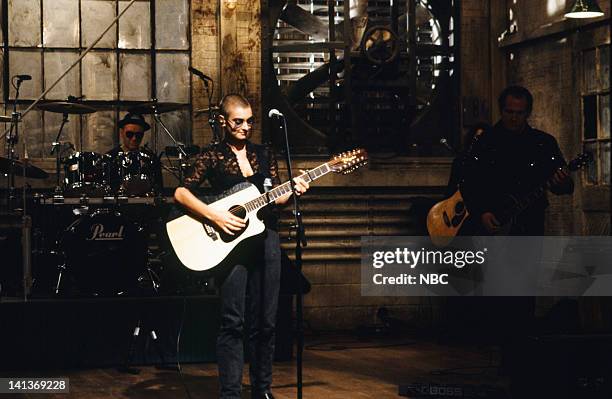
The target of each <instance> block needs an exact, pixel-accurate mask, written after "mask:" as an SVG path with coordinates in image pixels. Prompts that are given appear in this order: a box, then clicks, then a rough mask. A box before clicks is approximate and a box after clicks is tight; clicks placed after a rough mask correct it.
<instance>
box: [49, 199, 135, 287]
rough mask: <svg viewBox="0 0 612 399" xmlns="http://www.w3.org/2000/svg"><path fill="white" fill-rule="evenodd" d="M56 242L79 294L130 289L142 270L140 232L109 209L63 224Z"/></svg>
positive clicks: (124, 218)
mask: <svg viewBox="0 0 612 399" xmlns="http://www.w3.org/2000/svg"><path fill="white" fill-rule="evenodd" d="M60 245H61V249H62V251H63V252H64V254H65V258H66V269H67V272H68V273H69V274H70V275H71V276H72V277H73V279H74V286H75V288H76V290H77V292H78V293H80V294H82V295H102V296H114V295H121V294H126V293H133V292H135V291H136V290H137V287H138V278H139V276H141V275H142V274H143V273H144V271H145V270H146V262H147V242H146V238H145V234H144V232H143V231H142V229H141V228H139V226H137V225H136V224H135V223H133V222H131V221H129V220H128V219H127V218H126V217H125V216H123V215H122V214H120V213H118V212H115V211H112V210H107V209H100V210H98V211H95V212H94V213H92V214H90V215H84V216H80V217H79V218H78V219H77V220H75V221H74V222H73V223H72V224H70V225H69V226H68V227H67V228H66V230H65V231H64V233H63V236H62V238H61V241H60Z"/></svg>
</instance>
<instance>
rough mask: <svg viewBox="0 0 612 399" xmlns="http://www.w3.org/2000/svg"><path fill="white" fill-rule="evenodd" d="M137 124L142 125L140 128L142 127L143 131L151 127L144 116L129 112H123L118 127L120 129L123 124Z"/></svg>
mask: <svg viewBox="0 0 612 399" xmlns="http://www.w3.org/2000/svg"><path fill="white" fill-rule="evenodd" d="M130 124H133V125H139V126H142V128H143V129H144V131H145V132H146V131H147V130H149V129H151V125H149V124H148V123H147V122H146V121H145V119H144V117H143V116H142V115H140V114H131V113H127V114H125V116H124V117H123V119H121V120H120V121H119V129H122V128H123V127H124V126H125V125H130Z"/></svg>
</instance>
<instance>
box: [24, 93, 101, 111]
mask: <svg viewBox="0 0 612 399" xmlns="http://www.w3.org/2000/svg"><path fill="white" fill-rule="evenodd" d="M68 99H69V100H72V101H53V102H48V103H40V104H38V105H37V107H36V108H38V109H39V110H41V111H48V112H54V113H56V114H64V115H65V114H71V115H85V114H91V113H94V112H97V111H98V110H97V109H96V108H94V107H91V106H89V105H85V104H80V103H78V102H76V101H77V100H79V99H78V98H77V97H73V96H69V97H68Z"/></svg>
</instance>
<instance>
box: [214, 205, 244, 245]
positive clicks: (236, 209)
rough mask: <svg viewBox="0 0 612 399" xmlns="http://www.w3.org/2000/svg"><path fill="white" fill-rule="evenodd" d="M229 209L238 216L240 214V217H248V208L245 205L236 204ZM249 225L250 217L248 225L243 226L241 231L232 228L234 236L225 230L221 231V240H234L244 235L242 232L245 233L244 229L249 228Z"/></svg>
mask: <svg viewBox="0 0 612 399" xmlns="http://www.w3.org/2000/svg"><path fill="white" fill-rule="evenodd" d="M228 211H230V212H231V213H233V214H234V215H236V216H238V217H239V218H242V219H244V218H245V217H246V215H247V211H246V209H245V208H244V207H243V206H240V205H234V206H232V207H231V208H230V209H228ZM247 227H249V220H248V219H247V221H246V226H244V228H242V229H241V230H239V231H233V230H232V231H233V233H234V235H233V236H231V235H229V234H227V233H226V232H224V231H223V230H221V231H219V236H220V237H221V240H223V242H232V241H234V240H235V239H236V238H238V237H240V236H241V235H242V233H244V231H245V230H246V229H247Z"/></svg>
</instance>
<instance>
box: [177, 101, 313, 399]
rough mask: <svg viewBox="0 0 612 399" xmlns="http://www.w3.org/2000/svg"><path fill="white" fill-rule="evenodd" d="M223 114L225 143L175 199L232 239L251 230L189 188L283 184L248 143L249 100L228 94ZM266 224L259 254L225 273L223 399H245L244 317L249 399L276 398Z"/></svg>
mask: <svg viewBox="0 0 612 399" xmlns="http://www.w3.org/2000/svg"><path fill="white" fill-rule="evenodd" d="M220 108H221V116H220V120H219V122H220V124H221V126H222V127H223V130H224V133H225V137H224V139H223V141H222V142H221V143H219V144H217V145H211V146H209V147H207V148H204V149H203V150H202V153H201V154H200V155H199V156H198V157H197V159H196V161H195V165H194V168H193V171H192V172H191V173H190V174H189V175H188V176H187V177H186V178H185V187H178V188H177V189H176V191H175V193H174V198H175V200H176V201H177V202H178V203H180V204H181V205H183V206H184V207H185V208H187V209H188V210H189V211H191V212H192V213H194V214H195V215H201V216H203V217H205V218H206V219H208V220H210V221H211V222H212V223H213V224H215V225H216V226H217V228H218V229H219V230H223V231H224V232H225V233H227V234H229V235H234V232H236V231H239V230H241V229H242V228H244V227H245V226H246V225H245V220H244V219H241V218H240V217H238V216H236V215H234V214H232V213H230V212H228V211H220V210H215V209H213V208H212V207H209V206H207V205H206V204H205V203H204V202H202V201H200V200H199V199H198V198H197V197H196V196H195V195H194V194H193V193H192V192H191V190H192V189H195V188H196V187H197V186H199V185H200V184H201V183H203V182H204V181H205V180H207V181H208V182H209V183H210V185H211V187H212V189H213V190H214V191H218V192H222V191H225V190H227V189H230V188H231V187H233V186H234V185H236V184H238V183H241V182H245V181H250V182H252V183H253V184H255V185H257V186H258V188H259V189H260V191H262V192H263V189H264V187H263V186H264V180H265V179H270V181H271V182H272V184H273V185H274V186H276V185H278V184H279V183H280V180H279V178H278V165H277V163H276V159H275V158H274V154H273V152H272V151H271V150H270V149H268V148H266V147H264V146H262V145H257V144H253V143H251V142H250V141H249V138H250V136H251V132H252V127H253V124H254V123H255V120H254V117H253V111H252V109H251V105H250V104H249V102H248V100H247V99H246V98H244V97H243V96H241V95H239V94H228V95H226V96H225V97H224V98H223V100H222V101H221V105H220ZM295 183H296V184H295V188H296V195H301V194H303V193H305V192H306V190H308V183H306V182H305V181H304V180H302V179H300V178H296V179H295ZM290 196H291V193H288V194H287V195H285V196H283V197H280V198H278V199H277V200H276V204H277V205H281V204H284V203H286V202H287V201H288V200H289V197H290ZM264 221H266V231H265V233H264V235H265V238H264V240H263V243H260V244H261V245H255V248H254V250H255V252H249V253H248V254H238V256H237V257H234V258H232V260H231V261H230V264H229V265H226V266H227V267H224V268H223V269H224V272H223V276H222V283H221V287H220V297H221V325H220V327H219V334H218V336H217V363H218V368H219V385H220V397H221V398H222V399H226V398H240V397H241V390H242V368H243V364H244V356H243V347H244V343H243V334H244V330H245V328H244V326H245V315H246V318H247V319H248V320H246V325H247V326H248V327H249V329H248V331H247V338H248V342H247V350H248V351H249V354H250V356H249V357H250V369H249V372H250V380H251V392H252V393H251V395H252V398H254V399H273V396H272V393H271V392H270V385H271V383H272V361H273V358H274V330H275V323H276V309H277V305H278V294H279V285H280V269H281V254H280V243H279V238H278V232H277V231H276V226H275V224H276V223H275V220H274V218H273V217H266V218H264ZM250 249H251V250H252V249H253V248H252V247H251V248H250ZM247 294H248V296H249V297H250V303H249V304H248V307H247V306H246V303H245V299H246V297H247Z"/></svg>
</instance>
